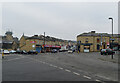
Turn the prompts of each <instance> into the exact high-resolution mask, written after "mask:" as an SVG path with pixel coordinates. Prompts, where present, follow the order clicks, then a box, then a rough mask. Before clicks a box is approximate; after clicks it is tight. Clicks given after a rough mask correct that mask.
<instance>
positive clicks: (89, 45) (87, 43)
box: [77, 31, 120, 52]
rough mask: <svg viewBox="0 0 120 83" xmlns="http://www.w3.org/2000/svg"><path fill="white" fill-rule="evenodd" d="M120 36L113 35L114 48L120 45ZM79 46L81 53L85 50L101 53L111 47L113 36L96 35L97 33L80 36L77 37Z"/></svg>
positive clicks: (92, 32)
mask: <svg viewBox="0 0 120 83" xmlns="http://www.w3.org/2000/svg"><path fill="white" fill-rule="evenodd" d="M119 36H120V35H118V34H114V35H113V39H114V41H113V42H114V46H115V45H118V39H119V38H120V37H119ZM77 46H78V50H80V52H84V50H85V49H88V50H89V51H90V52H97V51H100V50H101V49H105V48H107V47H110V46H111V34H107V33H96V32H95V31H91V32H88V33H83V34H80V35H78V36H77Z"/></svg>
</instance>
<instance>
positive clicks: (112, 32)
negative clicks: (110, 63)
mask: <svg viewBox="0 0 120 83" xmlns="http://www.w3.org/2000/svg"><path fill="white" fill-rule="evenodd" d="M109 19H110V20H112V45H111V46H112V49H113V18H109ZM111 58H112V59H113V53H112V56H111Z"/></svg>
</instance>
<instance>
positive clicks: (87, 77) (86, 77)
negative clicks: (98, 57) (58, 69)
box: [83, 76, 91, 79]
mask: <svg viewBox="0 0 120 83" xmlns="http://www.w3.org/2000/svg"><path fill="white" fill-rule="evenodd" d="M83 77H85V78H87V79H91V77H88V76H83Z"/></svg>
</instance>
